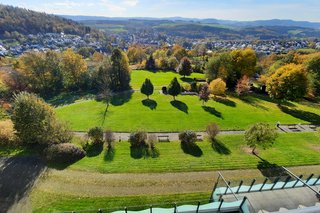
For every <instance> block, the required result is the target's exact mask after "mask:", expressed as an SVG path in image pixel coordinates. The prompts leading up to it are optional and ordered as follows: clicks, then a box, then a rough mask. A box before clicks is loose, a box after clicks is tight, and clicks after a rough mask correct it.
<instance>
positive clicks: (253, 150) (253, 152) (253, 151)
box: [252, 147, 256, 155]
mask: <svg viewBox="0 0 320 213" xmlns="http://www.w3.org/2000/svg"><path fill="white" fill-rule="evenodd" d="M255 151H256V147H253V149H252V154H254V155H255V154H256V153H255Z"/></svg>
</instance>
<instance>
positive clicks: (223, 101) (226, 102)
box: [213, 97, 237, 107]
mask: <svg viewBox="0 0 320 213" xmlns="http://www.w3.org/2000/svg"><path fill="white" fill-rule="evenodd" d="M213 100H214V101H216V102H218V103H221V104H224V105H226V106H229V107H236V106H237V104H236V102H234V101H232V100H229V99H228V98H221V97H214V98H213Z"/></svg>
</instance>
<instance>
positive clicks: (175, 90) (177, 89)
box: [168, 78, 181, 100]
mask: <svg viewBox="0 0 320 213" xmlns="http://www.w3.org/2000/svg"><path fill="white" fill-rule="evenodd" d="M168 93H169V95H172V96H173V100H176V98H175V97H176V96H178V95H179V94H180V93H181V85H180V84H179V82H178V79H177V78H174V79H173V80H172V81H171V83H170V85H169V87H168Z"/></svg>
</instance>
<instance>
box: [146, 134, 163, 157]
mask: <svg viewBox="0 0 320 213" xmlns="http://www.w3.org/2000/svg"><path fill="white" fill-rule="evenodd" d="M156 144H157V136H156V135H155V134H149V135H148V146H149V148H148V156H150V157H152V158H157V157H159V156H160V152H159V150H158V149H157V147H156Z"/></svg>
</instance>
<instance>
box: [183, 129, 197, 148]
mask: <svg viewBox="0 0 320 213" xmlns="http://www.w3.org/2000/svg"><path fill="white" fill-rule="evenodd" d="M179 140H180V141H181V143H184V144H186V145H192V144H194V143H195V142H196V141H197V134H196V133H195V132H193V131H190V130H187V131H183V132H180V133H179Z"/></svg>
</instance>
